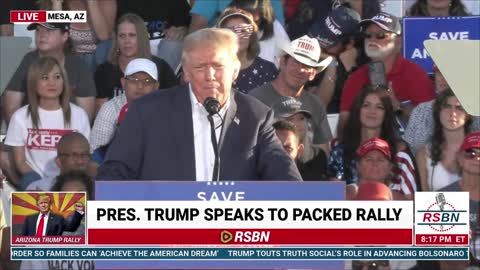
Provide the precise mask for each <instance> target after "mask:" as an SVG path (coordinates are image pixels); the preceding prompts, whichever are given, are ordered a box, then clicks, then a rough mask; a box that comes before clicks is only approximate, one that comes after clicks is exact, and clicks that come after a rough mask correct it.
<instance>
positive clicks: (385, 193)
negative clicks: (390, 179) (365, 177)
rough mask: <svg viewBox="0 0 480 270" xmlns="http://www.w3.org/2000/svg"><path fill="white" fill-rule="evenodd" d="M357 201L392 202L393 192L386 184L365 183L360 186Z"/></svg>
mask: <svg viewBox="0 0 480 270" xmlns="http://www.w3.org/2000/svg"><path fill="white" fill-rule="evenodd" d="M355 199H356V200H359V201H391V200H392V192H391V191H390V188H388V187H387V185H385V184H384V183H380V182H364V183H362V184H360V186H358V191H357V197H356V198H355Z"/></svg>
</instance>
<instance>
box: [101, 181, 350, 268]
mask: <svg viewBox="0 0 480 270" xmlns="http://www.w3.org/2000/svg"><path fill="white" fill-rule="evenodd" d="M95 192H96V197H95V198H96V200H108V201H113V200H122V201H123V200H131V201H133V200H139V201H140V200H141V201H146V200H152V201H167V200H168V201H175V200H176V201H186V200H203V201H211V200H217V201H240V200H255V201H263V200H265V201H268V200H270V201H272V200H273V201H275V200H278V201H310V200H331V201H338V200H344V197H345V183H344V182H341V181H328V182H290V181H289V182H286V181H279V182H276V181H275V182H267V181H259V182H255V181H238V182H230V181H220V182H193V181H97V182H96V186H95ZM112 268H113V269H115V268H122V269H154V268H165V269H173V268H175V269H198V268H203V269H206V268H209V269H213V268H215V269H220V268H221V269H227V268H231V269H252V268H255V269H272V268H290V269H295V268H309V269H332V270H333V269H344V262H343V261H340V260H328V261H313V260H302V261H298V260H297V261H295V260H278V259H275V258H272V260H262V261H258V260H257V261H253V260H238V261H224V260H214V261H202V260H198V261H188V260H178V261H175V260H172V261H155V260H138V261H97V262H96V269H112Z"/></svg>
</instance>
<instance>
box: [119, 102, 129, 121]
mask: <svg viewBox="0 0 480 270" xmlns="http://www.w3.org/2000/svg"><path fill="white" fill-rule="evenodd" d="M127 111H128V103H127V104H125V105H124V106H123V107H122V109H120V113H119V114H118V120H117V124H118V125H120V124H121V123H122V121H123V118H124V117H125V115H126V114H127Z"/></svg>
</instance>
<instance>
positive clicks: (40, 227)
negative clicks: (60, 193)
mask: <svg viewBox="0 0 480 270" xmlns="http://www.w3.org/2000/svg"><path fill="white" fill-rule="evenodd" d="M44 218H45V214H42V217H41V218H40V222H39V223H38V228H37V235H36V236H43V224H44V222H45V221H43V220H44Z"/></svg>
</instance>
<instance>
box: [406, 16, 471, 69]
mask: <svg viewBox="0 0 480 270" xmlns="http://www.w3.org/2000/svg"><path fill="white" fill-rule="evenodd" d="M430 39H432V40H478V39H480V16H470V17H405V18H404V19H403V56H404V57H405V58H407V59H409V60H411V61H413V62H415V63H417V64H419V65H420V66H421V67H422V68H423V69H424V70H425V71H426V72H427V73H432V66H433V61H432V58H431V57H430V56H429V55H428V52H427V50H426V49H425V46H424V45H423V42H424V41H425V40H430ZM451 55H452V57H454V56H455V52H451Z"/></svg>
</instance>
